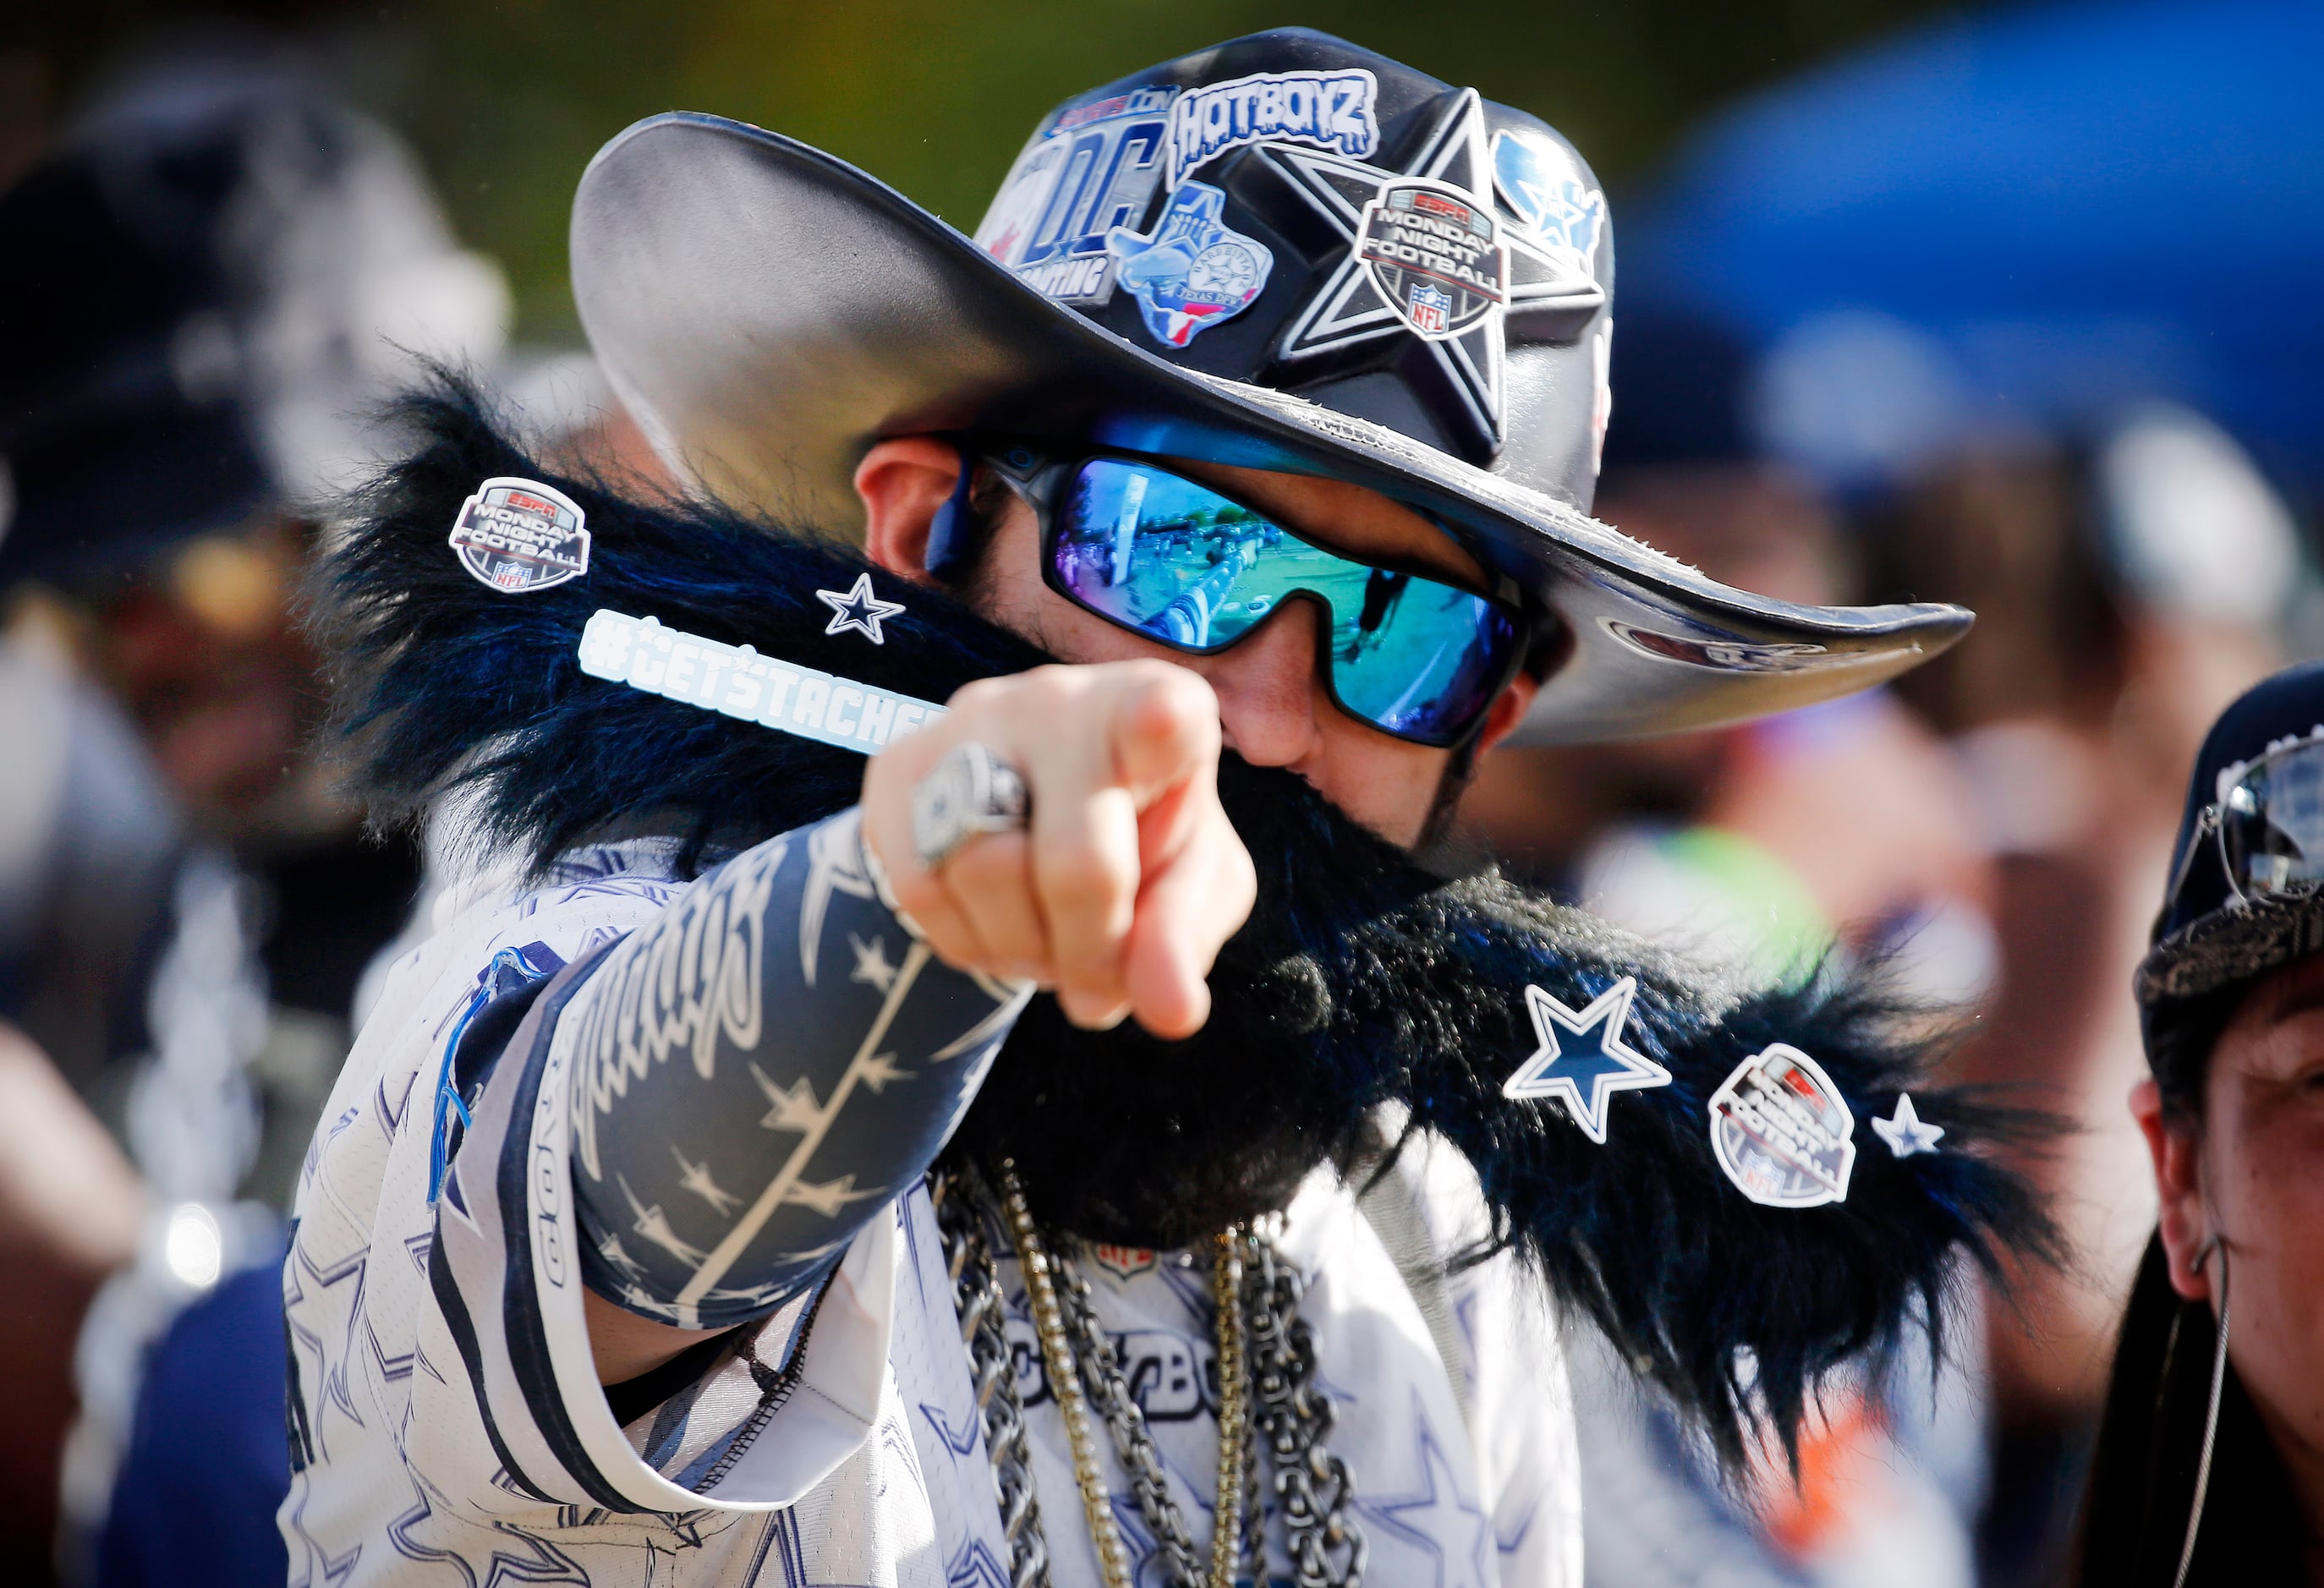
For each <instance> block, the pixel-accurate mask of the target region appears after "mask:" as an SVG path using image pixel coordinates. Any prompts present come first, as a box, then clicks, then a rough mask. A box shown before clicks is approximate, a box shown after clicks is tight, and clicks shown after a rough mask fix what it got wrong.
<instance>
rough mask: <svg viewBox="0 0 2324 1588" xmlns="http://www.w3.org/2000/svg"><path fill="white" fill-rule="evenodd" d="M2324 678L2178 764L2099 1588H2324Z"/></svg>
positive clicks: (2293, 686) (2301, 674) (2153, 969)
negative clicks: (2323, 887) (2140, 1248)
mask: <svg viewBox="0 0 2324 1588" xmlns="http://www.w3.org/2000/svg"><path fill="white" fill-rule="evenodd" d="M2319 724H2324V663H2317V662H2308V663H2304V664H2302V665H2301V666H2298V667H2294V668H2292V669H2287V670H2285V671H2283V672H2281V673H2278V674H2276V675H2275V676H2273V678H2270V679H2267V680H2265V681H2264V683H2262V684H2260V685H2258V686H2257V687H2256V688H2253V689H2252V690H2251V691H2249V692H2248V693H2247V694H2246V695H2245V696H2243V697H2242V698H2240V699H2238V700H2237V701H2236V703H2235V704H2234V705H2233V706H2230V707H2229V708H2228V709H2227V711H2226V712H2225V713H2224V714H2223V715H2222V716H2220V718H2219V720H2218V723H2217V724H2216V725H2214V726H2213V727H2212V729H2211V732H2210V734H2209V736H2208V737H2206V739H2205V740H2204V742H2203V744H2202V748H2201V751H2200V752H2199V754H2198V755H2197V756H2196V757H2195V762H2194V775H2193V778H2192V780H2190V783H2189V786H2188V789H2187V798H2186V804H2185V807H2184V809H2183V813H2182V814H2181V817H2180V821H2179V828H2178V839H2177V844H2176V846H2175V848H2174V850H2173V858H2172V877H2171V881H2170V883H2169V884H2168V885H2167V886H2166V888H2165V889H2164V891H2163V909H2162V912H2161V914H2160V915H2159V916H2158V917H2157V918H2156V919H2155V923H2154V927H2153V947H2152V948H2151V949H2150V950H2149V952H2148V953H2147V955H2146V956H2145V958H2144V960H2142V961H2141V962H2140V965H2139V967H2138V974H2137V978H2136V982H2135V991H2136V1007H2137V1009H2138V1011H2139V1016H2140V1022H2141V1029H2142V1031H2143V1034H2144V1047H2145V1053H2146V1057H2147V1062H2148V1065H2149V1066H2150V1068H2151V1071H2152V1074H2151V1075H2150V1076H2147V1077H2146V1078H2144V1079H2142V1080H2141V1081H2140V1082H2139V1083H2138V1085H2137V1086H2136V1088H2135V1091H2134V1092H2133V1094H2132V1096H2131V1106H2130V1110H2129V1112H2130V1113H2131V1114H2132V1115H2133V1116H2134V1117H2135V1120H2136V1122H2137V1127H2138V1130H2139V1131H2140V1132H2141V1134H2142V1135H2143V1136H2144V1140H2145V1144H2146V1146H2147V1149H2148V1151H2149V1153H2150V1155H2151V1159H2150V1161H2151V1165H2152V1168H2153V1191H2154V1202H2155V1203H2156V1204H2158V1205H2159V1218H2158V1220H2157V1222H2156V1223H2155V1224H2154V1226H2153V1233H2151V1234H2150V1235H2149V1236H2148V1237H2147V1240H2146V1242H2145V1254H2144V1258H2143V1259H2142V1260H2140V1262H2139V1266H2138V1271H2137V1279H2136V1282H2135V1287H2134V1288H2133V1289H2132V1291H2131V1296H2130V1300H2129V1305H2128V1306H2127V1308H2126V1311H2125V1312H2124V1314H2123V1316H2122V1319H2121V1325H2120V1335H2119V1340H2118V1343H2117V1344H2116V1350H2115V1353H2114V1359H2113V1361H2114V1366H2113V1373H2112V1379H2111V1382H2110V1384H2109V1386H2108V1388H2107V1397H2106V1409H2105V1415H2104V1418H2103V1420H2102V1422H2101V1423H2100V1426H2099V1430H2098V1439H2097V1445H2096V1449H2095V1451H2094V1453H2093V1455H2092V1459H2091V1463H2090V1480H2089V1488H2088V1491H2087V1492H2086V1493H2085V1495H2084V1496H2083V1500H2082V1505H2081V1519H2080V1534H2081V1537H2080V1582H2082V1583H2088V1584H2091V1585H2093V1588H2096V1585H2098V1584H2106V1585H2107V1588H2117V1585H2119V1588H2150V1585H2152V1588H2178V1585H2179V1584H2181V1583H2186V1584H2191V1585H2194V1588H2210V1585H2212V1584H2220V1583H2324V1377H2319V1373H2318V1371H2317V1365H2318V1362H2319V1360H2324V1334H2319V1322H2324V1205H2319V1187H2324V954H2319V945H2324V891H2319V884H2324V726H2319Z"/></svg>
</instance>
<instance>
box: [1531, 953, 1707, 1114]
mask: <svg viewBox="0 0 2324 1588" xmlns="http://www.w3.org/2000/svg"><path fill="white" fill-rule="evenodd" d="M1637 991H1638V983H1637V978H1636V977H1635V976H1624V977H1623V978H1622V979H1621V980H1620V981H1618V982H1617V983H1614V984H1613V985H1612V986H1610V987H1609V988H1607V989H1606V991H1605V992H1602V993H1600V995H1599V996H1598V998H1597V1000H1596V1001H1595V1002H1592V1003H1591V1005H1590V1007H1589V1008H1587V1009H1585V1010H1583V1011H1581V1012H1580V1013H1579V1014H1577V1013H1575V1012H1574V1011H1572V1010H1571V1009H1568V1008H1567V1007H1566V1006H1565V1005H1564V1004H1563V1003H1561V1002H1558V1001H1557V1000H1556V999H1555V998H1553V997H1552V996H1550V995H1549V994H1548V993H1546V992H1543V991H1542V990H1541V989H1540V988H1538V987H1535V986H1532V985H1530V984H1528V985H1527V986H1526V990H1525V998H1526V1011H1527V1012H1529V1013H1530V1014H1531V1015H1532V1016H1533V1029H1534V1035H1535V1036H1536V1037H1538V1038H1539V1039H1541V1046H1540V1047H1539V1048H1535V1049H1534V1051H1533V1053H1532V1055H1531V1056H1530V1057H1527V1058H1526V1061H1525V1063H1524V1064H1523V1065H1522V1066H1519V1067H1518V1069H1517V1074H1515V1075H1513V1076H1510V1077H1509V1078H1508V1080H1507V1081H1505V1082H1503V1083H1502V1084H1501V1095H1502V1096H1504V1097H1507V1098H1508V1099H1510V1100H1511V1101H1512V1102H1516V1101H1521V1100H1523V1099H1526V1098H1529V1097H1554V1098H1555V1099H1557V1100H1558V1101H1559V1102H1560V1103H1563V1104H1564V1105H1565V1112H1566V1113H1568V1114H1570V1115H1571V1116H1572V1120H1573V1122H1574V1123H1575V1124H1577V1125H1579V1126H1581V1127H1582V1134H1583V1135H1585V1136H1587V1137H1589V1138H1590V1139H1591V1140H1592V1141H1595V1142H1597V1143H1598V1144H1599V1145H1600V1146H1601V1147H1602V1146H1604V1145H1605V1143H1606V1108H1607V1104H1608V1103H1609V1100H1610V1099H1611V1098H1612V1096H1613V1094H1615V1093H1617V1092H1628V1091H1633V1090H1636V1089H1637V1088H1639V1087H1644V1086H1667V1085H1670V1078H1671V1075H1670V1071H1668V1070H1666V1069H1665V1068H1663V1066H1660V1065H1658V1064H1656V1063H1655V1061H1654V1060H1653V1059H1651V1058H1648V1057H1646V1055H1645V1054H1643V1053H1640V1052H1639V1051H1638V1050H1637V1049H1636V1048H1632V1047H1631V1046H1630V1045H1629V1044H1628V1043H1627V1042H1625V1041H1623V1040H1622V1022H1623V1020H1626V1019H1628V1017H1629V1013H1630V1000H1631V999H1632V998H1634V997H1636V996H1637ZM1561 1030H1563V1032H1564V1033H1565V1034H1566V1037H1567V1039H1568V1043H1567V1044H1561V1043H1560V1042H1559V1041H1558V1036H1557V1034H1558V1032H1559V1031H1561ZM1569 1044H1570V1045H1569Z"/></svg>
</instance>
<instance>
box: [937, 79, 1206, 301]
mask: <svg viewBox="0 0 2324 1588" xmlns="http://www.w3.org/2000/svg"><path fill="white" fill-rule="evenodd" d="M1177 97H1178V90H1177V89H1176V88H1167V87H1162V88H1132V89H1130V90H1129V91H1128V92H1126V93H1120V94H1114V95H1111V96H1109V97H1105V98H1103V99H1098V100H1093V101H1092V102H1090V103H1089V104H1086V105H1071V106H1066V107H1065V109H1064V110H1062V111H1059V112H1058V113H1057V115H1056V116H1055V117H1054V118H1053V119H1052V120H1050V121H1049V123H1048V124H1047V125H1045V126H1043V127H1042V128H1041V130H1040V131H1039V132H1037V133H1036V134H1034V135H1033V139H1032V142H1030V143H1028V144H1027V145H1026V146H1025V150H1024V152H1022V153H1020V154H1019V155H1018V157H1017V163H1016V164H1015V165H1014V166H1012V167H1010V171H1009V176H1008V179H1007V180H1005V181H1003V182H1002V183H1001V191H1000V193H999V194H998V195H997V196H996V197H995V198H994V199H993V200H992V207H991V208H990V209H988V210H986V211H985V212H984V219H983V220H982V221H981V222H979V223H978V225H977V228H976V238H975V241H976V245H977V246H978V247H980V248H982V249H983V250H984V251H985V252H986V253H987V254H991V255H992V257H993V258H995V259H997V260H999V261H1000V262H1001V263H1003V264H1005V265H1007V266H1008V267H1009V268H1010V270H1011V271H1012V272H1015V274H1016V276H1017V279H1018V280H1019V281H1020V282H1024V283H1025V284H1026V285H1027V286H1028V287H1030V288H1032V289H1033V290H1034V291H1037V292H1039V293H1040V294H1042V296H1044V297H1047V298H1051V299H1054V300H1056V301H1057V302H1059V303H1077V304H1084V305H1088V306H1093V307H1094V306H1097V305H1101V304H1103V303H1105V302H1107V301H1109V300H1111V298H1112V297H1113V288H1114V278H1113V264H1114V261H1113V255H1112V254H1111V253H1109V252H1108V251H1107V248H1106V238H1107V236H1108V235H1109V234H1111V232H1112V231H1113V230H1114V229H1115V228H1116V227H1119V226H1135V225H1137V224H1138V222H1139V220H1141V219H1143V218H1144V217H1145V215H1146V211H1147V208H1148V206H1149V205H1150V204H1151V202H1152V200H1153V198H1154V190H1155V189H1156V188H1157V186H1158V185H1159V184H1160V182H1161V180H1162V171H1163V166H1164V164H1165V160H1164V140H1165V138H1166V136H1167V128H1168V126H1169V121H1168V111H1169V109H1170V106H1171V102H1172V101H1173V100H1175V99H1176V98H1177Z"/></svg>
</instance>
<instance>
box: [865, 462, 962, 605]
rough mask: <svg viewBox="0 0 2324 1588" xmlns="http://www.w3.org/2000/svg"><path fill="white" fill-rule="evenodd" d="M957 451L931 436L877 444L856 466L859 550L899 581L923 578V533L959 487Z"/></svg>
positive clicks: (925, 549) (925, 540)
mask: <svg viewBox="0 0 2324 1588" xmlns="http://www.w3.org/2000/svg"><path fill="white" fill-rule="evenodd" d="M961 466H962V465H961V457H960V449H959V448H956V447H954V445H953V444H952V443H951V442H949V441H944V440H939V439H936V437H934V436H899V437H898V438H897V439H894V440H891V441H881V442H878V443H876V444H874V445H873V447H872V448H871V451H869V452H867V453H865V454H864V455H863V461H862V462H861V463H859V464H857V465H856V466H855V494H856V495H857V496H859V497H861V498H862V501H863V549H864V552H865V553H866V554H867V555H868V556H869V557H870V558H871V560H872V561H873V562H875V563H877V564H879V565H880V566H881V568H886V569H887V570H888V571H889V572H890V573H891V574H895V575H897V576H898V577H902V578H907V579H912V580H915V581H917V582H918V583H920V584H927V583H929V582H930V580H929V577H928V531H929V530H930V528H931V527H932V526H933V525H934V524H935V522H936V510H937V509H938V508H940V507H942V506H943V505H944V504H945V502H946V501H948V500H949V499H950V498H951V496H952V494H953V489H954V486H955V485H958V484H959V483H960V471H961Z"/></svg>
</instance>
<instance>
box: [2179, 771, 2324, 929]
mask: <svg viewBox="0 0 2324 1588" xmlns="http://www.w3.org/2000/svg"><path fill="white" fill-rule="evenodd" d="M2316 751H2324V734H2309V735H2307V736H2305V737H2302V738H2299V739H2295V740H2293V741H2292V742H2291V743H2280V744H2278V745H2276V746H2275V748H2273V749H2272V750H2269V751H2266V752H2264V753H2262V754H2259V755H2255V756H2254V757H2252V759H2251V760H2249V761H2246V762H2242V763H2241V766H2240V768H2239V769H2238V770H2237V771H2236V780H2235V781H2234V783H2232V784H2231V785H2229V787H2228V789H2227V794H2226V796H2225V797H2224V798H2223V799H2215V800H2213V801H2212V802H2211V803H2210V804H2209V805H2207V806H2205V807H2204V808H2202V809H2201V810H2200V811H2199V812H2197V813H2196V816H2195V831H2194V832H2193V833H2192V834H2191V835H2190V836H2189V837H2188V839H2187V853H2186V854H2182V855H2181V856H2180V857H2179V869H2178V870H2177V871H2176V872H2172V877H2171V887H2170V889H2169V891H2167V892H2166V893H2165V894H2164V895H2163V897H2164V900H2165V905H2164V908H2165V909H2170V908H2172V907H2173V906H2175V905H2176V904H2177V903H2178V902H2179V895H2180V892H2181V891H2182V890H2183V889H2184V888H2185V887H2186V886H2187V879H2188V878H2189V877H2190V875H2192V874H2193V872H2194V870H2195V857H2196V856H2197V855H2199V854H2201V853H2202V852H2203V841H2204V840H2205V839H2206V838H2209V840H2210V841H2211V848H2212V851H2213V853H2214V854H2217V855H2218V862H2219V875H2220V876H2221V877H2222V878H2223V879H2225V881H2226V882H2227V908H2228V909H2250V908H2251V907H2252V906H2253V905H2254V904H2255V903H2257V902H2258V901H2259V900H2262V899H2266V898H2270V897H2272V896H2273V891H2272V890H2271V891H2266V892H2262V893H2258V894H2253V893H2249V892H2246V891H2245V890H2244V885H2243V881H2242V879H2241V878H2239V877H2237V876H2236V865H2235V860H2234V857H2233V856H2231V855H2229V854H2228V853H2227V808H2228V806H2229V805H2230V804H2232V803H2233V802H2234V801H2235V799H2236V796H2237V795H2243V796H2245V797H2246V799H2248V798H2250V789H2249V784H2250V781H2251V776H2252V774H2253V773H2254V772H2255V771H2259V770H2260V769H2261V768H2262V767H2264V766H2266V765H2267V764H2268V763H2270V762H2277V761H2288V760H2290V759H2291V758H2292V757H2293V756H2295V755H2300V754H2302V753H2305V752H2316ZM2259 809H2260V807H2257V806H2255V808H2253V809H2252V810H2249V811H2245V810H2243V809H2242V808H2240V807H2238V808H2237V813H2238V814H2239V815H2251V816H2255V815H2257V814H2258V813H2259Z"/></svg>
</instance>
